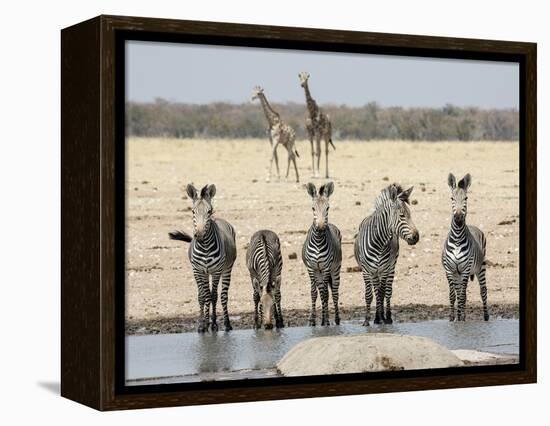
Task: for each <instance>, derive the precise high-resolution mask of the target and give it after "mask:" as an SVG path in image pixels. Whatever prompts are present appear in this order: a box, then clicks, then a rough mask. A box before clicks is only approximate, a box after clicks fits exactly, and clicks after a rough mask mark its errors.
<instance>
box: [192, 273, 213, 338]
mask: <svg viewBox="0 0 550 426" xmlns="http://www.w3.org/2000/svg"><path fill="white" fill-rule="evenodd" d="M193 275H194V276H195V281H196V282H197V288H198V300H199V312H200V313H199V321H198V324H197V331H198V332H199V333H204V332H206V331H208V311H209V305H210V288H209V284H208V276H205V275H204V274H202V273H201V272H199V271H197V270H194V271H193ZM205 307H206V314H205Z"/></svg>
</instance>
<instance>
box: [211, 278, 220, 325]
mask: <svg viewBox="0 0 550 426" xmlns="http://www.w3.org/2000/svg"><path fill="white" fill-rule="evenodd" d="M219 283H220V275H219V274H216V275H212V290H211V291H210V300H211V303H212V316H211V318H212V326H211V330H212V331H218V321H217V318H218V316H217V314H216V308H217V305H218V284H219Z"/></svg>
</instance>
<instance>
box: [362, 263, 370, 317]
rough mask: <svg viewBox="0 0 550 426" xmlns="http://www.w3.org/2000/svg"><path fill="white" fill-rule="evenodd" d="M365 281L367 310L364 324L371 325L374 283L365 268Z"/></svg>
mask: <svg viewBox="0 0 550 426" xmlns="http://www.w3.org/2000/svg"><path fill="white" fill-rule="evenodd" d="M363 281H364V282H365V305H366V308H367V312H366V313H365V321H364V322H363V325H364V326H365V327H367V326H369V325H370V305H371V303H372V283H371V281H370V278H369V275H368V273H367V272H366V271H365V270H364V269H363Z"/></svg>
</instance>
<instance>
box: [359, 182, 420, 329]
mask: <svg viewBox="0 0 550 426" xmlns="http://www.w3.org/2000/svg"><path fill="white" fill-rule="evenodd" d="M412 190H413V188H412V187H411V188H409V189H407V190H403V188H402V187H401V185H398V184H395V183H394V184H392V185H389V186H388V187H386V188H384V189H383V190H382V191H381V192H380V194H379V195H378V197H377V198H376V200H375V205H374V208H375V210H374V213H372V214H371V215H370V216H367V217H366V218H365V219H363V221H362V222H361V225H360V226H359V232H358V234H357V236H356V238H355V243H354V255H355V259H356V260H357V263H358V264H359V266H360V267H361V270H362V273H363V280H364V282H365V304H366V308H367V312H366V314H365V321H364V323H363V325H364V326H368V325H369V321H370V306H371V303H372V299H373V293H372V290H373V288H374V292H375V294H376V315H375V317H374V323H375V324H380V323H381V322H384V323H386V324H391V323H392V322H393V320H392V315H391V296H392V286H393V279H394V274H395V265H396V263H397V258H398V256H399V238H400V237H401V238H403V239H404V240H405V241H407V243H408V244H409V245H414V244H416V243H417V242H418V240H419V238H420V236H419V233H418V230H417V229H416V227H415V225H414V223H413V222H412V219H411V212H410V210H409V206H408V204H409V196H410V195H411V192H412ZM384 300H385V301H386V310H385V312H384Z"/></svg>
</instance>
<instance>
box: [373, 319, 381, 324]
mask: <svg viewBox="0 0 550 426" xmlns="http://www.w3.org/2000/svg"><path fill="white" fill-rule="evenodd" d="M374 323H375V324H382V321H381V320H380V318H375V319H374Z"/></svg>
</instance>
